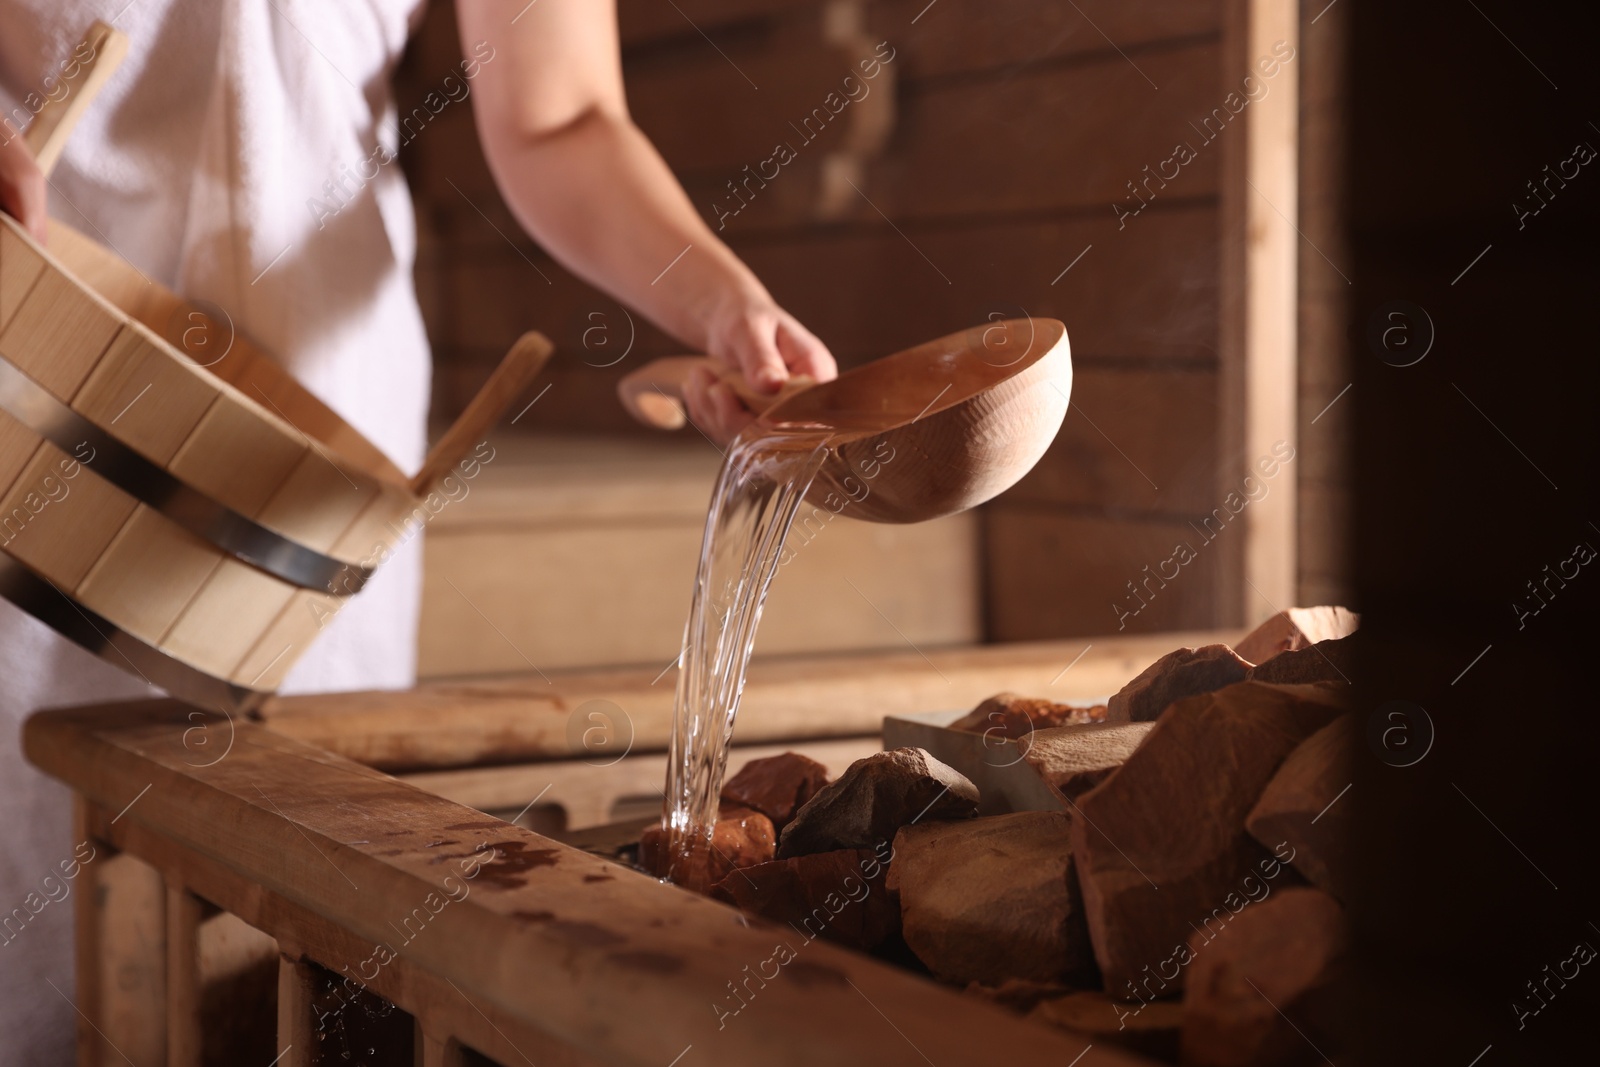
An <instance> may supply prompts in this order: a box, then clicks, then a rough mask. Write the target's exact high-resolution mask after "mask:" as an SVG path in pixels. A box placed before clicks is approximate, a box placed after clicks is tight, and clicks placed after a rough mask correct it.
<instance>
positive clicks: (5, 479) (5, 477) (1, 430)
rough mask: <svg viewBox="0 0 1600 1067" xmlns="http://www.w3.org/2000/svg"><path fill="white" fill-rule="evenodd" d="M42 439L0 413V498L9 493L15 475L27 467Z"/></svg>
mask: <svg viewBox="0 0 1600 1067" xmlns="http://www.w3.org/2000/svg"><path fill="white" fill-rule="evenodd" d="M43 443H44V438H42V437H40V436H39V435H38V434H36V433H34V432H33V431H32V430H30V429H28V428H27V427H26V426H24V425H22V423H20V422H18V421H17V420H16V419H14V418H12V417H11V415H10V413H8V412H5V411H0V497H4V496H5V494H6V493H8V492H10V490H11V487H12V486H13V485H14V484H16V481H17V475H19V474H21V473H22V469H23V468H24V467H26V466H27V465H28V461H29V460H31V459H32V458H33V456H34V453H36V452H37V451H38V450H39V446H40V445H41V444H43Z"/></svg>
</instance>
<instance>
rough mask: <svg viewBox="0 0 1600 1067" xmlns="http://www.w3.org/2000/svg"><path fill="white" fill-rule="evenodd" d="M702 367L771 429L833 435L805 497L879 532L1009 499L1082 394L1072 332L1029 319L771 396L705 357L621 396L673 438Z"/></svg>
mask: <svg viewBox="0 0 1600 1067" xmlns="http://www.w3.org/2000/svg"><path fill="white" fill-rule="evenodd" d="M697 366H704V367H707V368H709V369H710V370H712V371H713V372H714V373H716V374H718V375H719V376H721V377H722V378H723V380H724V381H727V382H728V383H729V384H730V385H731V386H733V388H734V390H735V392H737V393H738V394H739V395H740V396H741V397H742V398H744V400H745V402H746V404H748V405H749V406H750V407H751V410H753V411H756V412H757V413H758V419H757V421H758V422H759V423H760V424H761V425H763V426H766V427H770V428H773V429H781V428H784V427H786V426H806V427H818V428H822V429H826V430H829V431H831V432H832V433H833V434H834V435H835V436H834V441H833V452H832V454H831V455H830V457H829V459H828V461H827V463H826V464H825V465H824V466H823V469H822V472H821V474H819V475H818V477H817V480H816V482H815V483H813V485H812V487H811V491H810V493H808V494H807V498H808V499H809V500H811V501H812V502H813V503H821V502H824V501H829V500H830V499H832V500H833V501H834V502H835V503H836V502H837V500H838V499H845V500H848V501H849V502H850V503H849V504H848V505H847V506H846V508H845V511H844V513H845V514H848V515H851V516H853V517H855V518H858V519H866V520H869V521H871V522H890V523H906V522H922V521H924V520H927V519H933V518H937V517H939V516H941V515H951V514H954V513H955V512H958V511H965V510H966V509H967V508H970V507H974V506H976V505H978V504H981V503H983V502H984V501H986V500H989V499H991V498H992V497H994V496H996V495H998V494H999V493H1001V492H1003V491H1004V490H1006V489H1009V488H1010V487H1011V486H1012V485H1015V484H1016V482H1017V481H1018V480H1019V479H1020V478H1021V477H1022V476H1023V475H1024V474H1027V473H1028V471H1029V470H1031V469H1032V468H1033V465H1034V464H1035V463H1037V462H1038V461H1039V457H1041V456H1042V455H1044V452H1045V449H1047V448H1049V447H1050V442H1051V441H1053V440H1054V439H1055V436H1056V431H1058V430H1059V429H1060V428H1061V420H1062V419H1063V418H1065V417H1066V413H1067V403H1068V400H1069V398H1070V396H1071V394H1072V356H1071V350H1070V346H1069V345H1068V343H1067V329H1066V327H1065V326H1064V325H1062V324H1061V323H1060V322H1058V321H1057V320H1055V319H1035V318H1026V319H1007V320H1005V321H1002V322H990V323H987V324H985V325H983V326H974V327H972V328H971V329H969V330H963V331H961V332H960V333H953V334H950V335H949V336H948V337H941V338H939V339H938V340H937V341H929V342H927V343H926V344H921V345H917V346H916V347H915V348H908V349H905V350H904V351H902V352H896V353H895V354H894V355H892V356H885V357H884V358H882V359H879V360H875V361H873V362H871V363H867V364H863V365H862V366H859V367H856V368H854V369H852V370H848V371H845V372H844V373H843V374H841V375H839V377H838V378H836V379H834V380H833V381H831V382H822V383H820V384H806V383H804V382H797V383H793V384H792V385H791V386H789V387H786V388H785V390H783V391H781V392H779V393H777V394H775V395H773V396H763V395H761V394H758V393H755V392H753V391H752V390H750V389H749V388H748V387H747V386H745V385H744V384H743V380H742V378H736V377H734V376H732V375H730V374H729V373H728V372H727V371H726V370H725V369H723V368H721V365H720V364H715V363H713V362H712V361H711V360H709V359H706V358H705V357H701V356H675V357H672V358H670V359H661V360H656V361H655V362H653V363H649V364H646V365H645V366H643V367H641V368H639V369H638V370H636V371H634V372H633V373H632V374H629V375H628V376H627V377H626V378H624V379H623V380H622V381H621V382H620V383H619V384H618V386H617V392H618V395H619V396H620V397H621V399H622V403H623V406H624V407H626V408H627V409H628V411H629V412H630V413H631V414H632V415H633V416H634V417H635V418H636V419H638V420H639V421H640V422H643V423H645V424H646V425H650V426H656V427H659V428H662V429H675V428H677V427H679V426H682V425H683V424H684V419H685V417H684V412H683V386H684V383H685V382H686V381H687V380H688V376H689V372H690V371H691V370H692V369H693V368H694V367H697ZM830 494H832V497H831V498H830ZM831 510H838V509H837V508H831Z"/></svg>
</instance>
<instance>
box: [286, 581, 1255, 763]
mask: <svg viewBox="0 0 1600 1067" xmlns="http://www.w3.org/2000/svg"><path fill="white" fill-rule="evenodd" d="M1107 614H1108V615H1109V614H1110V612H1109V610H1108V611H1107ZM1106 629H1107V628H1106V627H1105V626H1103V625H1102V626H1101V628H1100V629H1099V630H1098V631H1096V633H1097V634H1099V635H1101V636H1096V637H1093V638H1090V639H1088V640H1083V639H1078V640H1069V641H1041V642H1031V643H1013V644H997V645H980V646H976V647H963V648H952V649H937V648H928V649H925V650H923V651H922V652H918V651H916V650H914V649H903V650H896V651H889V652H872V653H864V654H861V653H857V654H848V653H834V654H829V655H815V656H795V657H788V656H785V657H775V658H763V657H760V656H757V657H756V658H755V660H754V661H753V663H752V665H751V667H750V671H749V673H748V675H747V677H746V682H745V689H744V696H743V699H742V701H741V704H740V711H739V721H738V727H737V729H736V731H735V734H734V741H735V743H736V744H741V745H743V744H757V743H778V742H795V741H803V740H807V739H817V738H837V737H852V736H861V735H863V734H872V733H877V732H878V731H879V730H881V729H882V726H883V717H884V716H885V715H895V714H901V713H911V712H919V711H929V710H941V709H945V710H955V709H964V708H973V707H976V706H977V705H978V703H979V702H980V701H982V700H984V699H985V698H987V697H990V696H993V695H994V694H995V693H999V692H1002V691H1005V690H1012V691H1014V692H1020V693H1029V694H1034V695H1039V696H1048V697H1050V698H1051V699H1054V700H1104V699H1105V698H1106V697H1107V696H1109V695H1110V694H1112V693H1115V692H1116V691H1117V690H1118V689H1121V688H1122V687H1123V685H1125V684H1126V683H1127V682H1128V681H1129V680H1130V679H1132V678H1133V677H1134V676H1135V675H1137V674H1138V673H1139V672H1140V671H1142V670H1144V669H1145V668H1146V667H1148V666H1150V664H1152V663H1154V662H1155V661H1156V660H1157V659H1159V658H1160V657H1162V656H1164V655H1166V654H1167V653H1168V652H1171V651H1172V650H1173V649H1174V648H1178V647H1181V646H1184V645H1204V644H1213V643H1215V642H1217V641H1231V640H1235V639H1237V638H1238V637H1240V636H1242V632H1240V631H1221V632H1219V631H1202V632H1195V631H1190V632H1166V633H1152V634H1136V633H1125V634H1117V635H1112V636H1104V635H1105V633H1106ZM1068 668H1070V669H1068ZM672 691H673V675H672V674H670V673H668V674H667V675H665V676H663V675H662V674H661V668H660V667H656V666H650V667H637V668H609V669H598V670H568V671H552V672H550V673H549V674H548V675H547V676H546V677H540V676H539V675H537V674H534V673H533V672H531V671H530V672H527V673H525V674H521V675H515V676H509V675H508V676H504V677H499V678H474V679H465V680H456V681H450V680H440V681H434V682H427V683H424V684H422V685H420V686H418V687H417V688H416V689H413V690H409V691H406V692H381V691H374V692H366V693H342V694H338V695H305V696H288V697H282V696H280V697H274V698H272V699H271V700H269V701H268V702H267V703H266V705H265V706H264V707H263V708H262V710H261V716H262V720H263V721H264V722H265V723H266V724H267V725H268V726H270V727H271V728H272V729H273V730H276V731H278V732H280V733H283V734H287V735H289V736H292V737H297V738H299V739H301V740H303V741H305V742H307V743H309V744H312V745H315V746H317V747H319V748H324V749H327V750H329V751H332V752H338V753H340V754H341V755H345V756H348V757H349V758H351V759H354V760H357V761H358V762H361V763H365V764H369V765H371V766H374V767H380V768H383V769H386V770H408V769H423V768H446V767H462V766H471V765H474V764H479V763H501V762H511V761H518V760H536V759H559V758H565V757H569V756H579V757H581V756H585V755H590V754H591V753H588V752H586V751H585V749H584V747H583V744H582V731H581V730H577V731H570V729H569V728H570V726H571V723H572V720H573V718H574V713H575V711H576V709H578V708H580V707H582V706H583V705H584V704H586V703H587V702H589V701H606V702H608V703H609V704H612V705H615V706H616V707H617V708H619V709H620V711H621V713H622V714H625V715H626V717H627V721H628V722H630V723H631V726H632V729H633V737H634V743H633V749H632V751H634V752H661V751H665V750H666V748H667V739H668V737H669V736H670V729H671V724H672V701H673V692H672ZM614 714H615V713H614ZM578 719H579V720H580V721H581V720H582V716H581V715H579V716H578Z"/></svg>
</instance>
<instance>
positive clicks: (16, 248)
mask: <svg viewBox="0 0 1600 1067" xmlns="http://www.w3.org/2000/svg"><path fill="white" fill-rule="evenodd" d="M43 270H44V257H43V256H41V255H39V253H38V252H37V251H36V250H35V249H34V247H33V245H32V244H31V243H30V242H29V241H27V240H26V239H25V238H24V237H22V236H21V227H19V226H18V225H17V223H16V222H15V220H13V219H11V218H10V217H9V216H8V217H6V218H5V219H0V331H3V330H4V329H5V328H6V326H7V325H9V324H10V322H11V318H12V316H13V315H15V314H16V313H17V309H18V308H20V307H21V306H22V302H23V301H24V300H26V299H27V297H28V292H29V291H30V290H31V289H32V288H33V284H34V282H36V281H38V280H39V274H40V273H41V272H42V271H43Z"/></svg>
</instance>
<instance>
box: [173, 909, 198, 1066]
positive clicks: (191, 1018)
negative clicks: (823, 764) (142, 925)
mask: <svg viewBox="0 0 1600 1067" xmlns="http://www.w3.org/2000/svg"><path fill="white" fill-rule="evenodd" d="M204 909H205V905H204V904H203V903H202V902H201V900H200V899H199V898H198V897H196V896H195V895H194V894H193V893H190V892H188V891H187V890H186V889H184V888H183V886H182V885H177V884H174V883H172V882H170V881H169V882H168V884H167V952H166V956H167V1003H166V1011H167V1065H168V1067H201V1064H202V1063H203V1062H204V1041H203V1039H202V1036H201V1032H200V997H201V983H200V923H201V920H202V919H203V918H204Z"/></svg>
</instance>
